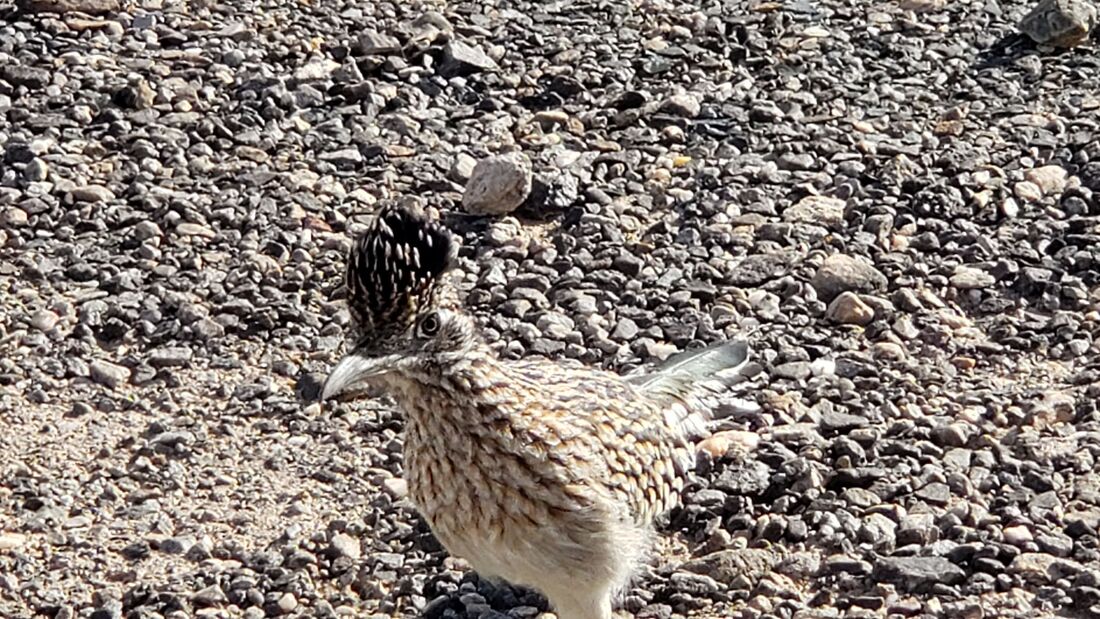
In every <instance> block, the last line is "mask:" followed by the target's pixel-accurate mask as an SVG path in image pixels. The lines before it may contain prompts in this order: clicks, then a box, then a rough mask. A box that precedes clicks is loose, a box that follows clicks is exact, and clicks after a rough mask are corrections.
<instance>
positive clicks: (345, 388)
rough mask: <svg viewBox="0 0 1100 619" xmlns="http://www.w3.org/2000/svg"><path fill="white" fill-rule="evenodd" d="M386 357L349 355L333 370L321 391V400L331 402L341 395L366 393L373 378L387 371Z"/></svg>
mask: <svg viewBox="0 0 1100 619" xmlns="http://www.w3.org/2000/svg"><path fill="white" fill-rule="evenodd" d="M387 369H388V368H387V364H386V363H385V357H382V358H375V357H366V356H364V355H362V354H360V353H357V352H353V353H350V354H348V356H346V357H344V358H343V359H341V360H340V363H337V364H336V367H334V368H332V372H330V373H329V375H328V378H326V379H325V386H324V388H322V389H321V400H331V399H333V398H336V397H339V396H341V395H348V394H352V393H359V392H362V391H365V390H366V389H367V388H368V387H369V385H368V384H367V381H369V380H370V379H371V378H373V377H375V376H378V375H380V374H384V373H385V372H386V371H387Z"/></svg>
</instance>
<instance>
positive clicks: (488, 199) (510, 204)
mask: <svg viewBox="0 0 1100 619" xmlns="http://www.w3.org/2000/svg"><path fill="white" fill-rule="evenodd" d="M530 193H531V160H530V159H528V158H527V155H524V154H523V153H518V152H514V153H507V154H503V155H495V156H492V157H488V158H486V159H482V160H481V161H479V162H478V164H477V165H476V166H474V170H473V173H472V174H471V175H470V181H469V182H468V183H467V184H466V192H465V194H464V195H463V196H462V205H463V206H464V207H465V208H466V211H467V212H469V213H471V214H474V215H503V214H507V213H511V212H512V211H514V210H516V209H517V208H519V206H520V205H521V204H523V201H524V200H526V199H527V196H528V195H529V194H530Z"/></svg>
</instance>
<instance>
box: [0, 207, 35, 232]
mask: <svg viewBox="0 0 1100 619" xmlns="http://www.w3.org/2000/svg"><path fill="white" fill-rule="evenodd" d="M27 219H28V216H27V211H24V210H23V209H21V208H19V207H17V206H10V207H8V208H6V209H4V210H3V212H0V226H4V227H5V228H17V227H19V226H25V225H27Z"/></svg>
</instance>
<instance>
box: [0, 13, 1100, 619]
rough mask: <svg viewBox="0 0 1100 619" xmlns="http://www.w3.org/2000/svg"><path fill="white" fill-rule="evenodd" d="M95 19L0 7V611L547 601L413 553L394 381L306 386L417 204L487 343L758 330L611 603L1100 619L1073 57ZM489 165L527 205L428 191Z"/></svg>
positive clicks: (1098, 276) (709, 30)
mask: <svg viewBox="0 0 1100 619" xmlns="http://www.w3.org/2000/svg"><path fill="white" fill-rule="evenodd" d="M118 4H119V3H118V2H117V0H56V1H55V2H44V1H37V2H30V1H28V2H20V8H16V7H13V6H10V3H9V4H5V0H0V289H2V290H3V294H2V295H0V385H2V388H0V424H2V425H3V427H4V432H2V433H0V616H3V617H5V618H6V617H12V618H17V617H32V616H47V617H54V618H57V619H68V618H71V617H89V618H95V619H110V618H114V617H123V616H125V617H141V618H146V617H149V618H151V617H171V618H181V617H192V616H195V617H200V616H201V617H239V616H243V617H249V618H259V617H263V616H276V615H283V616H305V617H326V616H333V615H342V616H359V617H391V616H415V615H422V616H425V617H430V618H435V617H453V618H461V617H470V618H473V617H480V618H482V619H503V618H504V617H513V618H516V619H523V618H531V617H536V616H539V614H540V613H542V612H544V611H545V610H546V605H545V602H544V601H543V600H542V599H541V598H540V597H539V596H537V595H535V594H532V593H529V592H526V591H523V590H519V589H513V588H510V587H508V586H507V585H503V584H499V583H498V584H493V583H490V582H486V581H479V579H478V578H477V577H476V575H474V574H472V573H471V572H469V570H468V569H467V567H466V566H465V565H464V564H463V563H462V562H461V561H459V560H455V559H451V558H448V557H446V556H445V554H444V553H443V552H442V550H441V549H440V547H439V545H438V543H437V542H436V541H435V540H434V539H433V538H432V537H431V535H430V533H429V532H428V530H427V528H426V526H425V525H424V523H423V522H422V521H421V520H419V519H418V517H417V516H416V514H415V512H414V511H413V510H412V509H411V508H410V507H409V505H408V504H407V502H406V501H405V500H404V492H405V488H404V485H403V482H402V481H401V478H400V473H401V470H400V450H401V434H400V432H401V426H402V421H401V418H400V416H399V415H398V414H397V413H396V412H395V411H394V410H393V408H392V407H391V406H390V405H388V404H387V403H386V401H384V400H379V401H371V402H361V403H357V404H344V405H340V406H337V407H334V408H328V407H326V408H325V409H324V410H322V409H321V407H319V406H318V405H316V404H311V403H310V401H311V398H313V397H315V395H316V391H317V381H318V380H319V378H320V377H323V375H324V372H325V371H326V370H327V369H328V368H329V367H330V364H331V363H332V362H333V361H334V360H335V358H336V357H337V355H338V353H339V351H340V347H341V346H342V333H343V327H344V325H346V323H347V314H346V311H345V310H344V308H343V306H342V301H341V291H340V290H339V279H340V273H341V271H342V268H343V258H344V253H345V251H346V250H347V248H348V246H349V243H350V239H351V238H352V236H353V235H354V234H355V233H356V232H357V231H358V230H359V229H361V227H362V226H363V224H364V222H366V221H367V220H368V219H369V217H370V214H371V213H372V212H374V210H375V209H376V208H377V205H379V204H381V203H383V202H385V201H387V200H393V199H398V198H401V197H407V196H414V195H415V196H419V197H420V199H422V200H423V201H425V202H426V203H427V204H428V205H429V206H432V207H435V208H437V209H438V210H439V211H440V212H441V213H442V214H443V216H444V219H445V220H446V221H447V222H448V223H449V224H450V225H451V226H452V227H453V228H454V229H456V230H457V231H459V232H460V233H461V234H462V235H463V237H464V248H463V253H462V263H463V270H464V271H465V275H466V278H467V283H468V284H469V288H470V295H469V300H468V301H469V304H470V306H471V307H472V309H473V310H474V311H475V312H476V313H477V315H478V317H479V319H481V320H482V322H483V324H484V326H485V329H486V332H487V334H488V335H489V337H490V338H492V339H493V340H494V341H497V342H499V345H500V348H501V351H502V354H504V355H507V356H511V357H520V356H525V355H547V356H551V357H555V358H572V359H579V360H581V361H584V362H586V363H589V364H593V365H600V366H603V367H607V368H614V369H618V370H624V371H625V370H629V369H632V368H634V367H636V366H638V365H639V364H643V363H648V362H650V361H653V360H655V359H659V358H662V357H664V356H666V355H668V354H669V353H670V352H672V351H674V350H678V349H683V348H685V347H687V346H689V345H695V344H698V343H700V342H712V341H717V340H720V339H723V338H725V337H727V336H730V335H733V334H737V333H751V334H752V335H751V338H752V341H753V343H754V346H755V348H756V350H757V351H758V356H759V358H760V362H761V364H762V365H763V366H764V369H765V373H764V374H763V377H764V379H763V380H760V381H759V382H760V386H759V389H758V390H757V391H756V392H755V393H754V400H755V401H756V402H757V403H758V404H759V407H760V411H759V412H758V413H755V414H732V415H727V416H726V417H725V418H724V419H723V420H722V421H721V429H724V430H749V431H753V432H757V433H759V434H760V436H761V441H760V446H759V448H758V449H757V450H756V451H755V452H753V453H751V454H750V455H747V456H740V457H735V456H731V455H719V456H717V457H713V458H712V457H710V456H706V455H701V467H700V469H699V479H698V480H697V481H696V482H694V483H693V484H692V485H691V487H690V491H689V492H688V494H687V496H686V497H685V505H684V507H683V508H682V509H680V510H677V511H676V512H675V513H673V514H671V516H670V523H669V526H668V527H667V531H668V535H667V537H666V539H665V544H664V546H663V549H662V552H661V556H660V557H658V559H657V561H656V562H655V564H654V566H653V568H652V569H651V570H650V571H649V573H647V574H646V575H644V577H643V578H642V579H641V580H640V581H639V582H638V583H637V586H636V587H635V588H634V589H633V590H632V591H630V592H629V594H628V595H627V596H626V599H625V600H624V609H625V611H627V613H629V614H632V615H633V616H636V617H639V618H648V619H664V618H668V617H671V616H698V617H744V618H752V619H755V618H757V617H780V618H791V617H799V618H813V617H823V618H827V617H841V616H847V617H879V616H887V615H889V616H896V617H903V616H905V617H908V616H931V617H952V618H954V617H966V618H974V619H976V618H980V617H1042V616H1061V617H1100V537H1098V529H1100V467H1098V466H1097V461H1098V460H1100V414H1098V412H1097V405H1096V400H1097V398H1098V397H1100V386H1097V378H1098V377H1100V364H1098V363H1097V352H1098V348H1100V344H1098V343H1097V338H1098V336H1100V289H1098V287H1097V284H1098V283H1100V218H1098V216H1100V197H1098V194H1097V193H1096V192H1098V191H1100V96H1098V95H1097V92H1100V56H1098V55H1097V49H1096V47H1095V44H1089V43H1086V44H1084V45H1083V46H1081V47H1078V48H1076V49H1074V50H1069V51H1058V50H1054V49H1049V48H1042V47H1036V46H1035V45H1034V44H1033V43H1031V42H1030V41H1029V40H1027V39H1024V38H1022V37H1020V36H1019V35H1018V34H1017V30H1016V23H1017V22H1018V20H1019V19H1020V17H1021V16H1022V15H1024V14H1025V13H1026V12H1027V11H1028V10H1029V8H1030V6H1029V5H1028V4H1026V3H1022V2H1016V1H1007V0H1002V1H998V0H987V1H984V2H973V1H970V2H947V3H946V4H945V3H944V2H942V1H937V0H922V1H918V0H906V2H905V3H904V5H903V6H902V7H899V6H897V5H895V4H891V3H885V2H868V1H865V0H855V1H848V0H823V1H811V0H790V1H786V2H768V1H761V0H752V1H751V2H744V1H740V0H700V1H697V2H694V3H686V2H680V3H677V2H671V1H669V2H665V1H662V0H556V1H553V2H543V1H538V0H528V1H517V2H498V1H496V0H455V1H452V2H449V3H444V2H428V1H415V0H414V1H411V2H346V1H345V0H331V1H322V0H297V1H291V0H262V1H249V0H241V1H233V2H225V3H221V4H218V3H215V2H213V1H212V0H195V1H193V2H183V1H178V0H133V1H129V0H128V1H126V2H123V3H122V6H121V7H119V6H118ZM31 5H49V6H52V7H53V9H54V10H57V11H61V12H42V13H35V12H33V10H32V9H34V8H41V7H35V6H31ZM66 5H70V6H66ZM72 8H83V10H84V11H85V14H79V13H74V12H71V11H69V12H65V9H72ZM24 9H26V10H24ZM101 9H102V10H101ZM506 151H520V152H522V153H524V154H525V155H526V156H527V157H528V158H529V160H530V166H531V168H532V169H533V175H534V182H533V190H532V192H531V195H530V196H529V197H528V198H527V199H526V200H525V201H524V202H523V204H522V206H521V207H520V208H519V210H517V211H515V212H514V213H512V214H510V215H494V216H490V217H479V216H473V215H471V214H469V213H466V212H464V210H463V206H462V192H463V187H464V185H465V182H466V180H467V179H468V177H469V175H470V173H471V171H472V168H473V165H474V163H475V162H476V161H477V160H479V159H481V158H483V157H485V156H488V155H491V154H496V153H501V152H506ZM721 451H722V450H718V452H719V454H720V453H721Z"/></svg>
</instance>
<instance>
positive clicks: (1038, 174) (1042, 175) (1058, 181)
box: [1024, 165, 1066, 196]
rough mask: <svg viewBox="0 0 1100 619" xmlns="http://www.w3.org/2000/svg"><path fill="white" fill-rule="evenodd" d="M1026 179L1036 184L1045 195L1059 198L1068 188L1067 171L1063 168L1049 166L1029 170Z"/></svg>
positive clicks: (1025, 174) (1025, 175)
mask: <svg viewBox="0 0 1100 619" xmlns="http://www.w3.org/2000/svg"><path fill="white" fill-rule="evenodd" d="M1024 178H1025V179H1026V180H1027V181H1028V182H1031V183H1034V184H1035V186H1036V187H1038V188H1039V190H1040V191H1042V192H1043V195H1046V196H1057V195H1060V194H1061V193H1062V192H1063V191H1064V190H1065V188H1066V169H1065V168H1063V167H1062V166H1056V165H1047V166H1042V167H1039V168H1034V169H1031V170H1028V171H1027V172H1025V173H1024Z"/></svg>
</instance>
